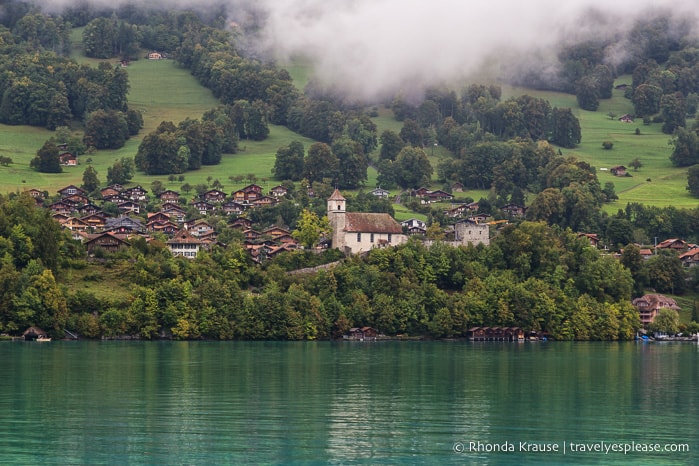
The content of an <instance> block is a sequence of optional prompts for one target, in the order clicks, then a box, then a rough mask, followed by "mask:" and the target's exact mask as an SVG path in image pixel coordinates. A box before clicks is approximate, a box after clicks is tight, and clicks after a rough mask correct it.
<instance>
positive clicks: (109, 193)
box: [100, 186, 123, 199]
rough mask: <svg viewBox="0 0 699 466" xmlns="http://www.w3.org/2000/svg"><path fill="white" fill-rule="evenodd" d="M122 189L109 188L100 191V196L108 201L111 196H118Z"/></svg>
mask: <svg viewBox="0 0 699 466" xmlns="http://www.w3.org/2000/svg"><path fill="white" fill-rule="evenodd" d="M117 188H119V189H117ZM121 189H123V188H122V187H121V186H107V187H106V188H104V189H101V190H100V196H102V199H106V198H107V197H109V196H118V195H119V193H120V192H121Z"/></svg>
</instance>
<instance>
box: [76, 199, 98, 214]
mask: <svg viewBox="0 0 699 466" xmlns="http://www.w3.org/2000/svg"><path fill="white" fill-rule="evenodd" d="M78 212H79V213H80V215H83V216H85V215H93V214H99V213H102V209H101V208H100V207H99V206H98V205H97V204H93V203H92V202H88V203H87V204H84V205H81V206H80V208H79V209H78Z"/></svg>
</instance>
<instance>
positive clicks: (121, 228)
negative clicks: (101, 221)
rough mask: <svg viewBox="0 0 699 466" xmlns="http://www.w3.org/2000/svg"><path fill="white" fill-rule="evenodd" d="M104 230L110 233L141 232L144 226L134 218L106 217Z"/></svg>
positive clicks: (144, 229)
mask: <svg viewBox="0 0 699 466" xmlns="http://www.w3.org/2000/svg"><path fill="white" fill-rule="evenodd" d="M104 230H105V231H109V232H112V233H122V234H126V233H143V232H145V231H146V228H145V227H144V226H143V223H141V221H140V220H137V219H135V218H131V217H127V216H121V217H117V218H108V219H107V221H106V223H105V225H104Z"/></svg>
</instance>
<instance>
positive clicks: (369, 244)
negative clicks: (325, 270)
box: [328, 189, 407, 254]
mask: <svg viewBox="0 0 699 466" xmlns="http://www.w3.org/2000/svg"><path fill="white" fill-rule="evenodd" d="M346 202H347V200H346V199H345V198H344V197H343V196H342V194H340V191H339V190H337V189H335V191H334V192H333V193H332V195H331V196H330V198H328V220H329V221H330V226H331V227H332V231H333V233H332V235H333V237H332V247H333V248H336V249H339V250H341V251H343V252H344V253H345V254H359V253H361V252H366V251H369V250H370V249H373V248H379V247H387V246H397V245H399V244H403V243H405V242H406V241H407V237H406V236H405V235H404V234H403V229H402V228H401V225H400V224H399V223H398V222H396V221H395V220H394V219H393V217H391V216H390V215H388V214H374V213H360V212H347V211H346Z"/></svg>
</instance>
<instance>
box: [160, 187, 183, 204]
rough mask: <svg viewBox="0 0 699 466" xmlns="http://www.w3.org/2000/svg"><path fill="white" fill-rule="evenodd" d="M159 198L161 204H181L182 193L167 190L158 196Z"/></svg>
mask: <svg viewBox="0 0 699 466" xmlns="http://www.w3.org/2000/svg"><path fill="white" fill-rule="evenodd" d="M158 198H159V199H160V202H175V203H179V201H180V193H178V192H177V191H173V190H172V189H166V190H165V191H163V192H162V193H160V194H159V195H158Z"/></svg>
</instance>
